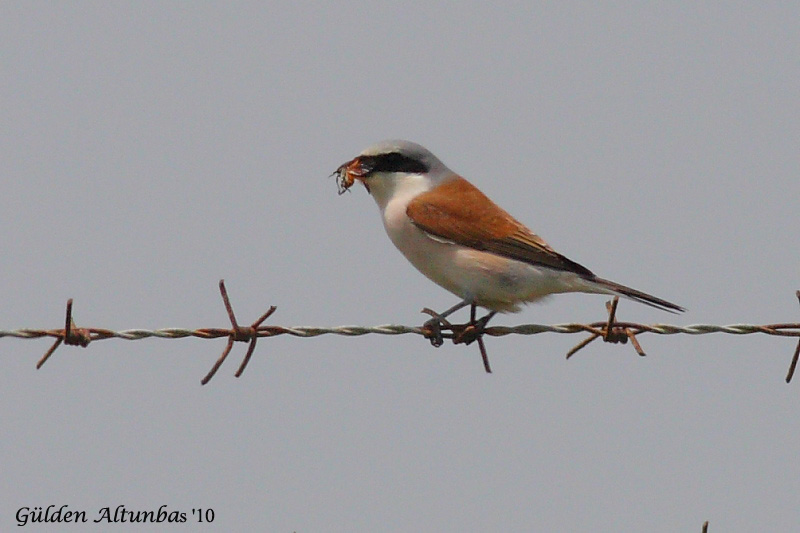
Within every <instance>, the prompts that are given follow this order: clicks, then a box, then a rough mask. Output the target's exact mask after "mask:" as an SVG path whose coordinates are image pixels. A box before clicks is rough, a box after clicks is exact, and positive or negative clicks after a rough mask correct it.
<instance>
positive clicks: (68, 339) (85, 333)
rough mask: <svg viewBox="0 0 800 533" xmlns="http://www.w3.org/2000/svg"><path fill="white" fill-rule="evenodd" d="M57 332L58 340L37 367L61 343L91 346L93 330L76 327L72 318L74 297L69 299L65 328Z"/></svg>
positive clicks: (38, 367)
mask: <svg viewBox="0 0 800 533" xmlns="http://www.w3.org/2000/svg"><path fill="white" fill-rule="evenodd" d="M55 334H56V335H57V336H58V338H57V339H56V341H55V342H54V343H53V345H52V346H50V349H48V350H47V351H46V352H45V353H44V355H43V356H42V358H41V359H39V361H38V362H37V363H36V369H37V370H38V369H40V368H42V365H44V364H45V363H46V362H47V360H48V359H50V356H51V355H53V352H55V351H56V348H58V347H59V346H61V343H62V342H63V343H64V344H67V345H68V346H82V347H84V348H86V347H87V346H89V343H90V342H91V341H92V334H91V330H89V329H87V328H78V327H75V321H74V320H73V319H72V298H70V299H69V300H67V313H66V319H65V321H64V329H62V330H57V331H56V332H55Z"/></svg>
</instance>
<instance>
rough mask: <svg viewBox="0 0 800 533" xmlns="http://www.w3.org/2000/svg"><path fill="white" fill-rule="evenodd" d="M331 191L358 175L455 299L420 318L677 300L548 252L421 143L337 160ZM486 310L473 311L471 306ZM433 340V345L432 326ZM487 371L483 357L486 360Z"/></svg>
mask: <svg viewBox="0 0 800 533" xmlns="http://www.w3.org/2000/svg"><path fill="white" fill-rule="evenodd" d="M331 175H332V176H336V177H337V183H338V186H339V193H340V194H342V193H344V192H345V191H347V190H349V189H350V187H351V186H352V185H353V184H354V183H355V182H356V181H358V182H361V183H362V184H363V185H364V187H365V188H366V190H367V192H368V193H369V194H370V195H371V196H372V198H373V199H374V200H375V202H376V203H377V205H378V208H379V209H380V213H381V218H382V220H383V226H384V228H385V230H386V233H387V234H388V236H389V239H390V240H391V241H392V243H394V245H395V247H397V249H398V250H400V252H401V253H402V254H403V255H404V256H405V257H406V259H408V261H409V262H410V263H411V264H412V265H414V267H416V268H417V270H419V271H420V272H421V273H422V274H424V275H425V276H426V277H427V278H429V279H430V280H431V281H433V282H434V283H436V284H438V285H439V286H441V287H443V288H444V289H446V290H448V291H450V292H451V293H453V294H455V295H456V296H458V297H459V298H460V301H459V303H457V304H456V305H454V306H453V307H451V308H449V309H447V310H446V311H444V312H442V313H435V312H433V311H430V310H429V309H425V310H424V311H425V312H428V314H430V315H432V316H433V318H431V320H430V321H428V322H426V325H428V326H432V327H434V329H436V327H437V325H444V323H446V322H445V319H446V317H447V316H449V315H450V314H452V313H454V312H456V311H458V310H459V309H462V308H464V307H466V306H472V315H471V316H472V318H471V322H472V323H478V325H480V326H481V327H485V325H486V323H487V322H488V321H489V320H490V319H491V318H492V317H493V316H494V315H495V314H496V313H498V312H500V313H512V312H518V311H520V310H521V308H522V305H523V304H528V303H531V302H536V301H537V300H541V299H543V298H545V297H546V296H549V295H552V294H558V293H567V292H583V293H597V294H606V295H615V296H622V297H625V298H628V299H631V300H634V301H637V302H640V303H643V304H646V305H649V306H652V307H655V308H657V309H662V310H665V311H670V312H682V311H685V309H684V308H683V307H681V306H679V305H677V304H674V303H672V302H669V301H667V300H664V299H662V298H658V297H656V296H652V295H650V294H647V293H645V292H642V291H639V290H636V289H632V288H630V287H627V286H625V285H621V284H619V283H615V282H613V281H609V280H607V279H604V278H601V277H598V276H597V275H595V274H594V273H593V272H592V271H591V270H589V269H588V268H586V267H584V266H583V265H581V264H579V263H576V262H575V261H573V260H571V259H568V258H567V257H565V256H563V255H561V254H560V253H558V252H556V251H555V250H554V249H553V248H552V247H551V246H550V245H549V244H547V242H545V240H544V239H542V238H541V237H540V236H539V235H537V234H535V233H534V232H533V231H531V230H530V229H528V227H527V226H525V225H524V224H522V223H521V222H519V221H518V220H517V219H516V218H514V217H512V216H511V215H510V214H509V213H508V212H506V211H505V210H504V209H502V208H501V207H499V206H498V205H497V204H495V203H494V202H493V201H492V200H490V199H489V197H487V196H486V195H485V194H484V193H483V192H481V191H480V190H479V189H478V188H477V187H476V186H474V185H473V184H472V183H470V182H469V181H467V180H466V179H464V178H463V177H461V176H460V175H459V174H457V173H455V172H453V171H452V170H450V168H448V167H447V166H446V165H445V164H444V163H442V161H441V160H439V158H437V157H436V156H435V155H434V154H433V153H432V152H431V151H430V150H428V149H427V148H425V147H423V146H421V145H419V144H416V143H413V142H410V141H404V140H389V141H383V142H380V143H377V144H375V145H373V146H370V147H369V148H367V149H366V150H364V151H362V152H361V153H360V154H359V155H357V156H356V157H355V158H353V159H351V160H350V161H347V162H346V163H344V164H342V165H341V166H339V168H337V169H336V170H335V171H334V172H333V174H331ZM476 306H477V307H482V308H485V309H487V310H488V311H489V314H488V315H486V316H485V317H484V318H482V319H480V321H476V320H475V307H476ZM436 331H437V332H439V333H437V335H434V337H433V338H432V342H433V343H434V345H437V346H438V345H441V343H442V339H441V333H440V330H439V329H436ZM487 370H488V364H487Z"/></svg>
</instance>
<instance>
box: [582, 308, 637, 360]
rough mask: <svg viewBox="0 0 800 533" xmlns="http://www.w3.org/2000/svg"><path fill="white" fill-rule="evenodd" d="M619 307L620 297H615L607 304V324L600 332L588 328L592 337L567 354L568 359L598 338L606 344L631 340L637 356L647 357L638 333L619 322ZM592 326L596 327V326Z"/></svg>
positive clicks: (624, 342) (623, 342)
mask: <svg viewBox="0 0 800 533" xmlns="http://www.w3.org/2000/svg"><path fill="white" fill-rule="evenodd" d="M617 305H619V296H614V299H613V300H610V301H608V302H606V311H607V312H608V320H606V322H605V324H604V325H603V326H602V327H601V328H600V329H599V330H594V331H591V328H587V329H590V331H591V335H589V337H587V338H586V339H584V340H582V341H581V342H579V343H578V344H576V345H575V346H573V347H572V349H571V350H570V351H568V352H567V359H569V358H570V357H572V356H573V355H575V353H576V352H578V351H580V350H582V349H583V348H585V347H586V346H587V345H588V344H589V343H591V342H592V341H593V340H595V339H597V338H602V339H603V341H605V342H612V343H615V344H627V342H628V340H630V341H631V344H632V345H633V348H634V349H635V350H636V353H637V354H639V355H640V356H642V357H644V356H645V355H646V354H645V352H644V350H643V349H642V345H641V344H639V340H638V339H637V338H636V332H634V331H633V329H631V328H630V327H629V326H628V324H625V323H619V322H617ZM592 325H593V326H594V324H592Z"/></svg>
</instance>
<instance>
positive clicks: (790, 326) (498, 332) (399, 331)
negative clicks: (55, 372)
mask: <svg viewBox="0 0 800 533" xmlns="http://www.w3.org/2000/svg"><path fill="white" fill-rule="evenodd" d="M219 289H220V294H221V295H222V301H223V304H224V305H225V309H226V311H227V313H228V318H229V319H230V321H231V328H199V329H185V328H162V329H155V330H149V329H127V330H122V331H112V330H109V329H103V328H78V327H76V326H75V322H74V320H73V318H72V299H70V300H68V301H67V309H66V320H65V324H64V328H63V329H17V330H0V338H4V337H12V338H18V339H38V338H42V337H52V338H55V339H56V340H55V342H54V343H53V344H52V346H51V347H50V348H49V349H48V350H47V352H45V354H44V355H43V356H42V357H41V359H39V361H38V362H37V363H36V368H37V369H38V368H41V367H42V365H43V364H44V363H45V362H46V361H47V360H48V359H49V358H50V356H51V355H52V354H53V352H55V350H56V348H58V347H59V346H60V345H61V344H62V343H64V344H67V345H70V346H82V347H86V346H88V345H89V343H90V342H92V341H98V340H104V339H113V338H116V339H125V340H139V339H147V338H151V337H155V338H160V339H183V338H186V337H196V338H199V339H217V338H221V337H227V338H228V343H227V345H226V347H225V349H224V350H223V351H222V354H221V355H220V356H219V358H218V359H217V361H216V362H215V363H214V365H213V366H212V368H211V370H210V371H209V372H208V374H206V376H205V377H204V378H203V379H202V380H201V383H202V384H203V385H205V384H206V383H208V381H209V380H210V379H211V378H212V377H214V374H215V373H216V372H217V370H218V369H219V367H220V366H221V365H222V363H223V362H224V361H225V359H226V358H227V357H228V354H229V353H230V351H231V349H232V348H233V343H234V342H237V341H239V342H248V343H249V346H248V349H247V353H246V355H245V357H244V359H243V360H242V363H241V364H240V365H239V368H238V370H237V371H236V373H235V374H234V375H235V376H236V377H240V376H241V375H242V373H243V372H244V369H245V367H246V366H247V364H248V363H249V361H250V358H251V356H252V355H253V352H254V351H255V347H256V342H257V341H258V339H260V338H262V337H275V336H278V335H291V336H293V337H302V338H308V337H317V336H319V335H342V336H346V337H357V336H361V335H369V334H377V335H405V334H409V333H411V334H415V335H421V336H423V337H425V338H428V339H430V338H431V337H432V336H433V335H434V332H433V331H432V330H431V328H429V327H427V326H420V327H413V326H401V325H394V324H384V325H379V326H334V327H309V326H294V327H285V326H269V325H266V326H265V325H262V323H263V322H264V321H265V320H266V319H267V318H269V317H270V315H272V314H273V313H274V312H275V310H276V307H275V306H272V307H270V308H269V309H268V310H267V311H266V312H265V313H264V314H263V315H261V316H260V317H259V318H258V319H257V320H255V321H254V322H253V323H252V324H250V325H249V326H240V325H239V323H238V322H237V320H236V317H235V315H234V312H233V307H232V306H231V303H230V299H229V298H228V293H227V291H226V289H225V282H224V280H220V282H219ZM796 296H797V298H798V300H800V291H797V292H796ZM618 301H619V299H618V298H614V299H613V300H612V301H610V302H607V303H606V308H607V311H608V319H607V320H605V321H603V322H593V323H590V324H574V323H569V324H553V325H543V324H523V325H519V326H490V327H483V326H482V325H481V324H480V321H477V322H476V321H475V316H474V312H473V313H472V316H471V321H470V322H469V323H467V324H450V323H445V324H443V325H442V326H441V328H440V329H441V336H442V338H444V339H451V340H452V341H453V343H454V344H471V343H472V342H473V341H478V344H479V346H480V348H481V355H482V358H483V362H484V367H485V369H486V371H487V372H491V370H490V368H489V364H488V357H487V355H486V349H485V346H484V344H483V336H484V335H489V336H490V337H503V336H505V335H536V334H539V333H562V334H568V333H581V332H586V333H589V336H588V337H587V338H586V339H584V340H583V341H581V342H579V343H578V344H577V345H575V346H574V347H573V348H572V349H571V350H570V351H569V352H567V359H569V358H570V357H572V356H573V355H574V354H575V353H576V352H578V351H579V350H581V349H583V348H585V347H586V346H587V345H588V344H589V343H591V342H592V341H594V340H596V339H598V338H601V339H603V340H604V341H605V342H612V343H621V344H625V343H627V342H628V341H631V344H632V345H633V347H634V349H635V350H636V353H638V354H639V355H640V356H644V355H645V352H644V350H643V349H642V346H641V344H640V343H639V341H638V339H637V337H636V336H637V335H639V334H640V333H655V334H659V335H677V334H686V335H706V334H709V333H727V334H731V335H749V334H754V333H761V334H765V335H774V336H781V337H798V343H797V348H796V349H795V352H794V355H793V357H792V361H791V364H790V366H789V371H788V373H787V375H786V382H787V383H789V382H790V381H791V380H792V376H793V375H794V372H795V368H796V367H797V362H798V358H800V323H780V324H765V325H755V324H730V325H724V326H719V325H713V324H690V325H687V326H675V325H670V324H638V323H635V322H618V321H617V320H616V310H617V305H618Z"/></svg>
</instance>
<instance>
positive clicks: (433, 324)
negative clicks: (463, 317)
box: [422, 300, 491, 348]
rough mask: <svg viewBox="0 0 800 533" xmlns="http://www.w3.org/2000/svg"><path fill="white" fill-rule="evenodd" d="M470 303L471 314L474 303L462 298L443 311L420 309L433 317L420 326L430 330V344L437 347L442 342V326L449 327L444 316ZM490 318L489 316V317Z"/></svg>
mask: <svg viewBox="0 0 800 533" xmlns="http://www.w3.org/2000/svg"><path fill="white" fill-rule="evenodd" d="M468 305H472V309H473V311H472V312H473V315H474V313H475V304H473V303H472V301H471V300H463V301H461V302H458V303H457V304H456V305H454V306H453V307H451V308H450V309H448V310H447V311H445V312H443V313H437V312H436V311H433V310H431V309H428V308H427V307H426V308H424V309H423V310H422V312H423V313H425V314H426V315H431V316H432V317H433V318H431V319H430V320H427V321H426V322H425V323H424V324H423V325H422V327H423V328H427V329H429V330H430V331H431V334H430V336H429V338H430V339H431V344H432V345H433V346H435V347H437V348H438V347H439V346H441V345H442V344H444V339H443V338H442V326H446V327H450V322H448V321H447V320H446V318H447V317H448V316H450V315H452V314H453V313H455V312H456V311H458V310H459V309H463V308H464V307H466V306H468ZM490 318H491V317H490Z"/></svg>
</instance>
